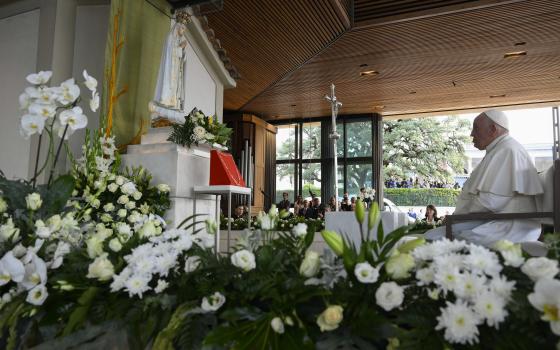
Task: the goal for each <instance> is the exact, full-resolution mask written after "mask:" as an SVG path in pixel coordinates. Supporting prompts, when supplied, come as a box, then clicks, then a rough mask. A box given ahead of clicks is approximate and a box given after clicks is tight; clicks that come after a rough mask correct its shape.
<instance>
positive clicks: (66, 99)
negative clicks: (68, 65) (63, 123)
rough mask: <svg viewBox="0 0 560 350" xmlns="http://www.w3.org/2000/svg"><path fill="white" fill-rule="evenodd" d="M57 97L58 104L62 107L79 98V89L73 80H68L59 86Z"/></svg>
mask: <svg viewBox="0 0 560 350" xmlns="http://www.w3.org/2000/svg"><path fill="white" fill-rule="evenodd" d="M58 92H59V95H58V102H60V103H61V104H63V105H69V104H71V103H74V101H76V99H77V98H78V97H79V96H80V87H79V86H78V85H76V83H75V82H74V79H73V78H72V79H68V80H66V81H65V82H63V83H62V84H60V88H59V91H58Z"/></svg>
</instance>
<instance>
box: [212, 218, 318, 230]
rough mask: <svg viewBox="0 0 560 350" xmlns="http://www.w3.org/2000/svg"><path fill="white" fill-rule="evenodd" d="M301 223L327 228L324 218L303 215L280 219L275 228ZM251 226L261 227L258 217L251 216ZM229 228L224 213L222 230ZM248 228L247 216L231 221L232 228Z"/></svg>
mask: <svg viewBox="0 0 560 350" xmlns="http://www.w3.org/2000/svg"><path fill="white" fill-rule="evenodd" d="M299 223H304V224H306V225H307V227H308V229H309V230H313V232H320V231H321V230H322V229H324V228H325V220H324V219H308V218H305V217H303V216H291V217H289V218H287V219H279V220H278V221H277V223H276V228H275V230H276V231H290V230H291V229H292V228H293V227H294V226H296V225H297V224H299ZM251 227H254V228H260V224H259V222H258V220H257V218H256V217H253V218H251ZM227 228H228V219H227V218H226V217H225V216H223V215H222V216H221V219H220V230H227ZM246 228H248V226H247V219H246V218H239V219H234V220H233V221H232V222H231V229H232V230H245V229H246Z"/></svg>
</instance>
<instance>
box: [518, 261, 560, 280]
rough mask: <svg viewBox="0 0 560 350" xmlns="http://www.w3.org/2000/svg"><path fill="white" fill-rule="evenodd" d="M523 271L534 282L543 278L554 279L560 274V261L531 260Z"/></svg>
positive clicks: (524, 266) (523, 267) (524, 265)
mask: <svg viewBox="0 0 560 350" xmlns="http://www.w3.org/2000/svg"><path fill="white" fill-rule="evenodd" d="M521 271H523V273H524V274H526V275H527V276H529V277H530V278H531V279H532V280H533V281H534V282H537V281H538V280H540V279H541V278H554V276H556V274H558V261H554V260H550V259H548V258H545V257H541V258H530V259H528V260H527V261H526V262H525V264H523V266H522V267H521Z"/></svg>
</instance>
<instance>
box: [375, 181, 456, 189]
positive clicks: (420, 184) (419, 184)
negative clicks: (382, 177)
mask: <svg viewBox="0 0 560 350" xmlns="http://www.w3.org/2000/svg"><path fill="white" fill-rule="evenodd" d="M385 188H454V189H456V190H457V189H461V185H460V184H459V183H458V182H455V184H454V185H452V184H450V183H443V182H439V181H424V180H420V179H419V178H416V179H415V180H413V179H412V178H410V179H408V180H406V179H405V180H402V181H397V180H394V179H393V178H390V179H389V180H387V181H385Z"/></svg>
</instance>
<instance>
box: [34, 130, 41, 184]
mask: <svg viewBox="0 0 560 350" xmlns="http://www.w3.org/2000/svg"><path fill="white" fill-rule="evenodd" d="M42 140H43V133H41V134H40V135H39V144H38V145H37V157H35V170H34V171H33V189H35V184H36V182H37V168H38V167H39V155H40V154H41V141H42Z"/></svg>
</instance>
